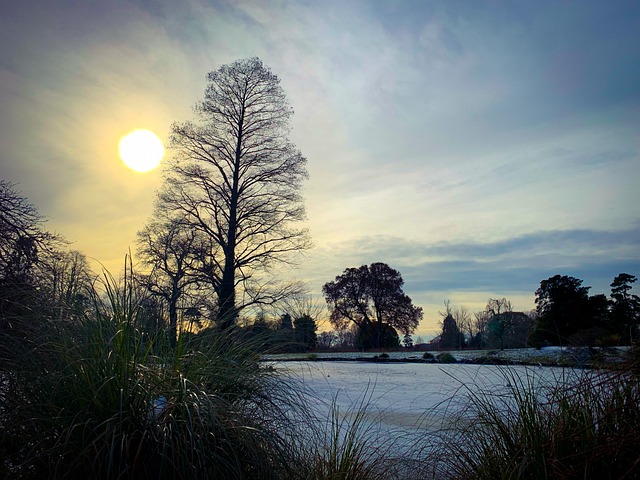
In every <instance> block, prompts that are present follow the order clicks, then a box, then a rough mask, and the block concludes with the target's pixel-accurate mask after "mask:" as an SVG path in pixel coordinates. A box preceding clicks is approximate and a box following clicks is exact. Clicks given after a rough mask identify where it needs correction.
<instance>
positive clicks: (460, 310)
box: [452, 305, 475, 343]
mask: <svg viewBox="0 0 640 480" xmlns="http://www.w3.org/2000/svg"><path fill="white" fill-rule="evenodd" d="M452 315H453V318H454V319H455V321H456V325H458V328H459V329H460V332H462V334H463V335H464V337H465V343H467V340H469V341H471V339H472V338H473V336H474V335H475V322H474V321H473V318H472V317H471V312H469V309H468V308H467V307H465V306H464V305H462V306H459V307H457V308H455V309H453V312H452Z"/></svg>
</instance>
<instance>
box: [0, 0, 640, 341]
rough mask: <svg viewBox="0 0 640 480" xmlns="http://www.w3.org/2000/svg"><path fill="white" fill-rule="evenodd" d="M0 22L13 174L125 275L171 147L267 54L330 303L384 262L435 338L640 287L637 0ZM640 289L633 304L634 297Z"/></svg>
mask: <svg viewBox="0 0 640 480" xmlns="http://www.w3.org/2000/svg"><path fill="white" fill-rule="evenodd" d="M2 12H3V14H2V16H1V17H0V177H1V178H3V179H8V180H12V181H15V182H18V183H19V185H20V189H21V190H22V192H23V194H24V195H25V196H27V197H28V198H30V199H31V200H32V201H33V202H34V203H35V204H36V205H37V207H38V208H39V209H40V211H41V212H42V213H44V214H45V215H47V216H48V217H49V223H48V225H49V228H51V229H54V230H56V231H58V232H60V233H62V234H64V235H65V236H66V237H67V238H69V239H70V240H71V241H73V242H74V244H73V247H74V248H77V249H79V250H81V251H83V252H85V253H86V254H87V255H88V256H90V257H91V258H93V259H95V260H98V261H100V262H102V263H103V264H104V265H105V266H106V267H107V268H109V269H112V270H117V269H118V268H119V266H120V265H121V263H122V258H123V256H124V254H125V253H126V252H127V251H128V249H129V248H130V247H131V248H132V249H134V247H135V233H136V231H137V230H138V229H139V228H140V227H141V226H142V225H143V224H144V222H145V221H146V220H147V218H148V216H149V214H150V213H151V208H152V204H153V198H154V192H155V190H156V189H157V188H158V187H159V185H160V178H161V175H160V172H159V171H154V172H151V173H147V174H137V173H134V172H132V171H130V170H127V169H126V168H125V167H124V166H123V165H122V164H121V163H120V161H119V159H118V157H117V142H118V139H119V138H120V136H122V135H124V134H126V133H127V132H129V131H130V130H132V129H134V128H149V129H151V130H153V131H155V132H156V133H158V135H159V136H160V137H161V138H163V139H166V137H167V134H168V132H169V128H170V125H171V123H172V122H174V121H182V120H186V119H190V118H191V107H192V105H193V104H194V103H195V102H196V101H197V100H199V99H200V98H201V97H202V94H203V92H204V88H205V79H204V77H205V74H206V73H207V72H208V71H211V70H215V69H216V68H217V67H218V66H220V65H222V64H225V63H229V62H232V61H234V60H236V59H238V58H246V57H250V56H256V55H257V56H259V57H260V58H261V59H262V60H263V61H264V62H265V63H266V64H267V65H269V66H270V67H271V68H272V70H273V71H274V72H275V73H276V74H277V75H278V76H279V77H280V78H281V80H282V85H283V87H284V89H285V91H286V92H287V95H288V97H289V100H290V103H291V105H292V107H293V108H294V110H295V112H296V113H295V116H294V118H293V130H292V133H291V137H292V139H293V141H294V142H295V143H296V145H297V146H298V147H299V148H300V149H301V150H302V152H303V154H304V155H305V156H306V157H307V158H308V161H309V164H308V166H309V173H310V180H309V181H308V183H307V185H306V187H305V191H304V194H305V197H306V205H307V210H308V217H309V220H308V226H309V228H310V230H311V234H312V237H313V240H314V243H315V248H314V249H313V250H312V251H310V252H307V254H306V255H305V257H304V258H303V260H302V262H301V265H300V268H299V269H298V270H296V271H295V272H291V273H289V274H290V275H291V276H293V277H295V278H298V279H302V280H306V281H307V282H308V284H309V288H310V290H311V291H312V292H314V293H316V294H319V293H320V287H321V285H322V284H323V283H324V282H327V281H329V280H332V279H333V278H334V277H335V276H336V275H338V274H340V273H341V272H342V271H343V269H344V268H347V267H353V266H359V265H361V264H363V263H370V262H374V261H382V262H386V263H388V264H390V265H391V266H392V267H394V268H396V269H398V270H400V272H401V273H402V274H403V277H404V278H405V281H406V284H405V290H406V291H407V293H408V294H409V295H410V296H411V297H412V298H413V300H414V302H415V303H417V304H419V305H421V306H423V308H424V310H425V320H424V321H423V323H422V324H421V326H420V328H419V330H418V333H420V334H422V335H429V334H431V333H432V332H433V331H434V330H436V329H437V325H436V324H437V322H438V321H439V320H440V317H439V315H438V311H439V310H442V309H443V308H442V305H443V301H444V300H447V299H450V300H451V302H452V304H454V305H466V306H467V307H469V308H470V309H471V311H476V310H480V309H481V308H482V307H483V305H484V304H485V303H486V301H487V299H488V298H490V297H494V298H495V297H507V298H509V299H511V301H512V303H513V304H514V306H515V307H516V308H518V309H522V310H529V309H531V308H533V307H534V303H533V301H534V292H535V290H536V288H537V287H538V286H539V283H540V281H541V280H543V279H546V278H548V277H550V276H552V275H555V274H557V273H559V274H566V275H572V276H576V277H578V278H581V279H583V280H584V284H585V285H589V286H591V287H592V289H591V293H608V291H609V284H610V283H611V281H612V279H613V277H614V276H615V275H616V274H618V273H620V272H627V273H631V274H634V275H640V268H639V267H640V249H639V248H638V246H639V245H640V206H639V205H640V202H639V200H640V192H639V189H638V185H640V168H639V167H640V34H639V33H638V32H640V5H638V3H637V2H634V1H613V2H602V1H582V2H575V1H538V2H510V1H471V0H469V1H455V0H442V1H393V0H388V1H383V0H379V1H375V0H369V1H317V2H316V1H258V0H256V1H232V0H227V1H204V0H200V1H196V0H190V1H184V2H173V1H169V0H155V1H154V0H146V1H125V0H122V1H110V0H106V1H101V2H97V1H96V2H92V1H79V0H78V1H65V2H62V1H57V0H51V1H44V0H43V1H30V0H25V1H21V2H4V5H3V7H2ZM637 288H638V287H637Z"/></svg>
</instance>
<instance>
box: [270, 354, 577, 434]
mask: <svg viewBox="0 0 640 480" xmlns="http://www.w3.org/2000/svg"><path fill="white" fill-rule="evenodd" d="M274 366H275V367H276V368H277V369H278V370H280V371H286V372H288V373H289V374H291V375H292V376H293V377H294V378H296V381H299V382H300V383H301V384H302V385H303V386H304V388H305V390H306V392H307V395H308V398H309V400H310V403H311V404H312V405H313V406H315V408H317V409H318V412H319V413H318V414H319V416H320V417H322V416H324V415H328V414H329V412H330V409H331V405H332V403H335V405H337V406H338V407H339V411H340V414H341V416H344V417H346V418H349V416H353V415H355V414H356V412H358V411H359V410H360V411H361V410H362V409H363V407H364V409H365V410H366V415H365V419H366V421H368V422H369V426H372V427H373V426H375V428H378V429H386V430H387V431H393V432H395V433H402V434H403V435H406V434H410V435H424V434H425V433H427V432H437V431H440V430H442V429H443V428H446V427H447V426H448V424H449V422H451V421H452V419H454V418H457V421H459V420H460V417H459V416H457V414H460V413H463V412H464V409H465V408H467V406H468V402H467V396H468V394H469V393H473V394H486V395H488V396H490V397H492V398H496V399H498V398H500V397H501V396H502V397H504V396H505V395H506V394H507V393H508V392H509V391H510V390H511V386H512V384H513V385H518V382H519V381H520V382H522V384H523V385H530V384H535V385H558V383H565V382H570V381H572V380H573V381H575V379H576V378H577V377H578V376H579V375H581V374H582V372H581V371H579V370H572V369H566V368H565V369H563V368H556V367H526V366H509V367H505V366H500V367H497V366H492V365H464V364H427V363H370V362H354V361H345V362H339V361H331V362H295V361H294V362H274Z"/></svg>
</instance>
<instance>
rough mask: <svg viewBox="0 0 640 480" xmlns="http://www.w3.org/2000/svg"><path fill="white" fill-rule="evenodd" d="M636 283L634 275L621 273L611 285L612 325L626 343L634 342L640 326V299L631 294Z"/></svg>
mask: <svg viewBox="0 0 640 480" xmlns="http://www.w3.org/2000/svg"><path fill="white" fill-rule="evenodd" d="M636 281H637V278H636V277H635V276H634V275H629V274H628V273H621V274H619V275H617V276H616V277H615V278H614V279H613V282H612V283H611V314H610V316H611V323H612V325H613V327H614V328H615V330H616V331H617V332H618V333H619V334H620V335H621V337H622V339H623V341H625V342H631V341H633V340H634V334H636V332H637V329H638V325H639V324H640V297H638V296H637V295H633V294H632V293H630V291H631V289H632V288H633V284H634V283H635V282H636ZM636 340H637V338H636Z"/></svg>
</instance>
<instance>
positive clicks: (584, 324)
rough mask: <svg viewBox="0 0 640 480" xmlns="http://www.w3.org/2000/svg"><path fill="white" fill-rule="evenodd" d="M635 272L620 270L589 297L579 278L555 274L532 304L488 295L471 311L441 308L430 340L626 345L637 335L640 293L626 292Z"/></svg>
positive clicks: (459, 344)
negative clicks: (521, 308) (527, 308)
mask: <svg viewBox="0 0 640 480" xmlns="http://www.w3.org/2000/svg"><path fill="white" fill-rule="evenodd" d="M636 281H637V278H636V277H635V276H634V275H630V274H628V273H620V274H619V275H617V276H616V277H615V278H614V279H613V282H612V283H611V285H610V286H611V293H610V296H609V297H607V296H606V295H604V294H596V295H593V296H589V295H588V292H589V289H590V287H584V286H582V283H583V281H582V280H580V279H578V278H575V277H571V276H567V275H554V276H552V277H550V278H548V279H546V280H542V281H541V282H540V287H539V288H538V289H537V290H536V292H535V303H536V308H535V309H534V310H533V311H531V312H514V311H513V307H512V305H511V302H510V301H509V300H507V299H506V298H501V299H494V298H491V299H489V301H488V302H487V305H486V307H485V309H484V310H482V311H480V312H477V313H475V314H473V315H471V314H470V312H469V310H468V309H466V307H458V308H453V307H451V305H450V303H449V302H445V306H446V310H445V312H443V313H441V315H442V316H443V320H442V331H441V333H440V335H439V336H438V337H437V338H436V339H435V341H434V343H435V344H437V345H438V346H439V347H441V348H500V349H504V348H522V347H528V346H534V347H541V346H545V345H586V346H614V345H630V344H632V343H634V342H636V341H637V340H638V338H639V335H640V328H639V327H640V298H639V297H638V296H637V295H635V294H632V293H631V289H632V288H633V284H634V283H635V282H636Z"/></svg>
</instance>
